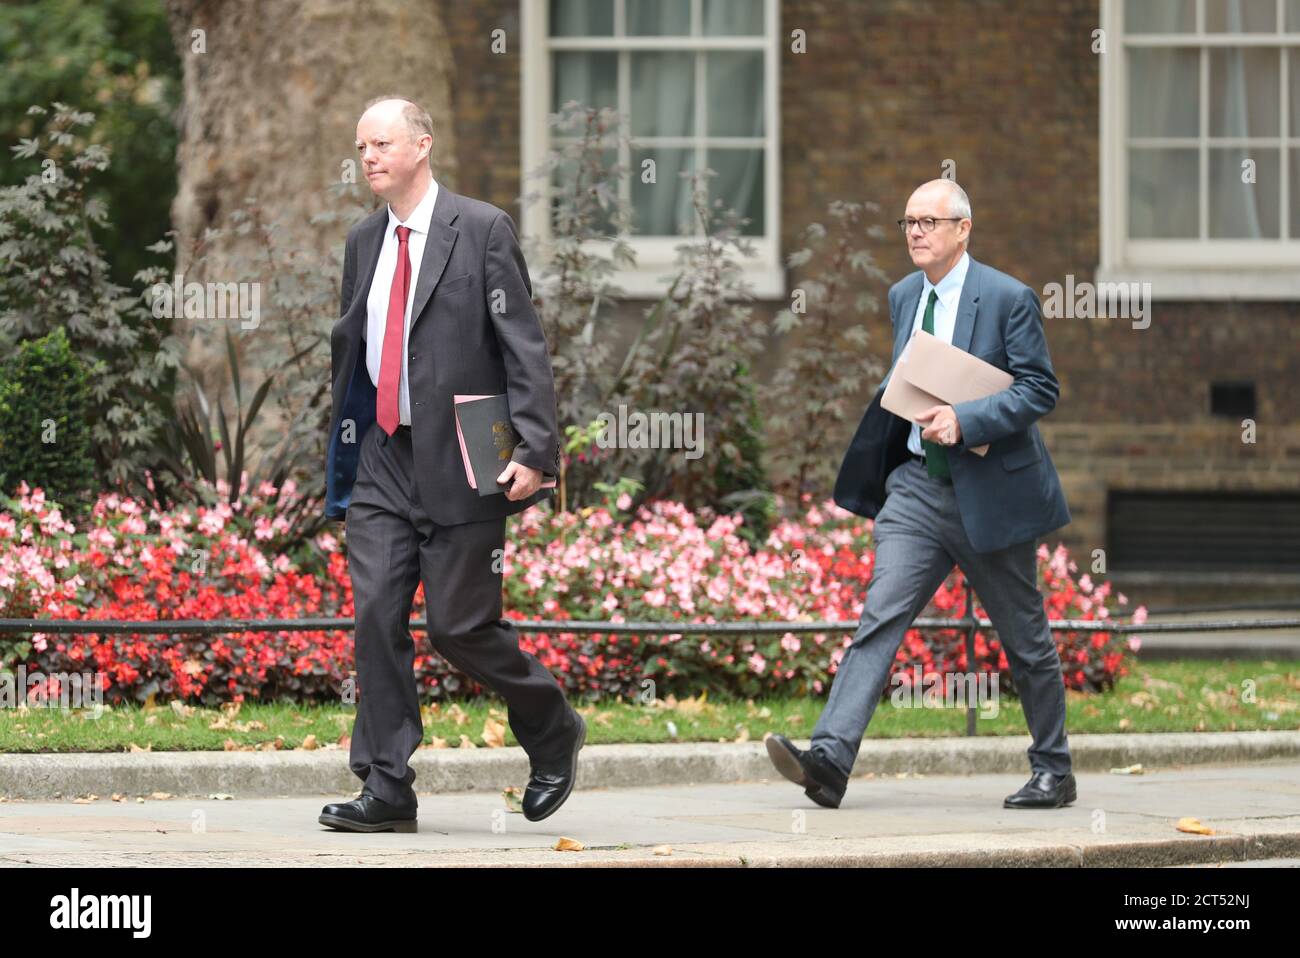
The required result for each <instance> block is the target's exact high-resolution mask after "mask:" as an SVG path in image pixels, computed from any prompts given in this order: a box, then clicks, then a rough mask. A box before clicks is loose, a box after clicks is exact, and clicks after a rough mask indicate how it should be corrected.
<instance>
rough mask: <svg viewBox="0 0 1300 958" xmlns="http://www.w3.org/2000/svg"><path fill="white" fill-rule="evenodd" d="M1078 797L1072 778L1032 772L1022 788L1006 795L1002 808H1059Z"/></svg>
mask: <svg viewBox="0 0 1300 958" xmlns="http://www.w3.org/2000/svg"><path fill="white" fill-rule="evenodd" d="M1078 797H1079V793H1078V790H1077V788H1076V786H1075V782H1074V776H1073V775H1070V774H1066V775H1053V774H1052V773H1051V772H1034V774H1033V775H1031V776H1030V777H1029V781H1027V782H1025V784H1024V787H1023V788H1021V789H1020V791H1018V792H1016V794H1014V795H1008V796H1007V797H1006V800H1005V801H1003V803H1002V807H1003V808H1060V807H1062V806H1063V805H1069V804H1070V803H1071V802H1073V801H1074V800H1075V799H1076V798H1078Z"/></svg>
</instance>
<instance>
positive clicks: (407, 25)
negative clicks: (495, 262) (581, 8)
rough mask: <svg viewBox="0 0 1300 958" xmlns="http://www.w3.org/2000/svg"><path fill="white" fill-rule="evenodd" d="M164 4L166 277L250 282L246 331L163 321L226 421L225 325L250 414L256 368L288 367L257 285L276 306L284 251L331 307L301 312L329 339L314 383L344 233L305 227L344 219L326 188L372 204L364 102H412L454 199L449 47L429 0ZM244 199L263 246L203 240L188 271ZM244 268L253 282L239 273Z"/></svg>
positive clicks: (276, 424) (266, 424)
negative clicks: (176, 73) (362, 134)
mask: <svg viewBox="0 0 1300 958" xmlns="http://www.w3.org/2000/svg"><path fill="white" fill-rule="evenodd" d="M166 2H167V9H168V15H169V19H170V22H171V27H172V35H173V38H174V40H175V43H176V46H177V49H178V51H179V53H180V57H181V61H182V64H183V70H184V85H183V96H182V107H181V112H180V117H179V127H180V134H181V137H180V146H179V149H178V156H177V161H178V166H179V177H178V179H179V182H178V189H177V195H176V199H175V201H174V202H173V204H172V220H173V224H174V227H175V230H176V234H177V235H176V253H177V257H176V262H177V271H178V272H180V273H182V274H184V281H185V283H187V284H188V283H190V282H214V283H222V282H232V281H233V282H246V281H250V280H256V281H259V282H260V283H261V289H260V291H259V292H260V314H261V315H260V325H259V326H257V327H256V328H253V329H249V328H243V324H241V323H240V322H239V321H238V320H235V321H233V322H232V321H229V320H227V321H225V322H222V321H219V320H216V319H212V318H205V319H202V320H194V319H191V320H185V319H179V320H178V321H177V323H176V328H177V331H178V333H180V334H181V335H183V336H189V337H190V343H191V345H190V346H189V348H188V352H187V357H186V358H187V362H188V363H189V365H190V367H191V369H192V370H193V371H194V373H195V376H196V379H197V381H198V382H199V384H200V385H201V386H202V387H203V389H204V390H205V393H206V394H207V395H208V396H210V397H212V396H216V395H218V394H220V395H222V396H223V397H225V400H224V401H225V402H226V404H227V405H226V409H227V410H230V408H231V405H230V399H229V397H230V396H231V392H230V389H229V388H228V387H229V382H228V380H229V376H228V374H227V372H226V361H225V355H226V353H225V340H224V336H225V334H224V331H223V327H225V328H229V329H231V331H232V332H233V333H234V336H235V342H236V349H237V353H238V354H239V356H240V363H241V366H243V367H244V368H243V378H244V385H243V390H244V402H245V403H247V402H248V397H249V394H250V393H251V392H252V391H253V389H254V388H255V387H256V385H257V384H258V383H259V382H260V381H261V378H262V375H261V371H262V370H266V369H269V368H271V367H273V366H274V365H275V364H276V362H279V361H282V360H283V359H285V358H287V354H288V349H289V347H288V344H287V340H286V338H285V337H284V336H283V335H282V333H283V331H284V327H285V325H286V324H288V323H289V322H291V320H290V319H289V318H287V316H286V315H285V314H286V312H288V310H286V309H285V308H283V307H282V306H281V305H280V304H277V303H273V302H271V301H270V299H271V297H270V291H271V286H270V283H271V280H272V278H273V276H274V277H275V278H276V279H277V281H280V286H279V287H277V290H278V291H279V292H280V294H281V295H283V294H284V287H283V282H282V280H283V279H284V276H285V274H287V273H290V272H292V270H289V269H285V268H283V264H286V263H287V262H288V261H289V258H290V254H291V253H293V254H295V258H296V259H297V261H298V262H300V263H302V262H310V263H312V264H313V265H312V267H311V268H310V270H309V271H308V272H309V275H310V276H311V277H313V278H312V279H311V280H310V282H312V283H315V284H317V286H318V287H319V286H320V285H321V284H324V285H327V286H328V287H329V288H331V289H332V290H333V299H332V301H328V297H326V300H327V302H325V303H322V304H320V305H318V306H313V307H311V318H310V323H311V328H312V329H313V330H315V331H316V332H317V333H319V334H324V335H325V336H326V343H325V349H324V351H323V353H319V352H318V353H317V354H316V357H314V358H313V359H312V362H313V363H314V366H313V367H312V370H311V372H312V375H319V376H320V377H322V378H324V379H327V378H328V361H329V360H328V357H329V352H328V333H329V329H330V326H331V325H332V324H333V322H334V321H335V319H337V316H338V284H339V272H338V264H339V263H341V257H342V249H343V239H344V236H345V235H346V232H347V227H348V225H350V224H349V223H347V222H328V223H313V222H312V219H313V217H314V216H316V215H318V214H321V213H323V212H328V211H330V210H331V209H333V210H336V211H337V210H339V209H340V208H341V202H340V199H339V197H338V196H336V195H335V194H334V193H331V192H330V189H329V188H330V187H331V185H334V184H338V183H340V182H352V183H358V184H359V186H358V187H357V189H358V191H359V196H360V197H361V198H362V199H363V201H364V203H365V205H366V207H367V208H370V209H373V208H375V207H377V205H378V204H377V203H376V202H375V201H374V199H373V198H372V197H371V195H370V190H369V187H368V186H367V185H366V184H365V178H364V177H363V176H361V175H360V170H359V163H358V160H357V153H356V149H355V147H354V145H353V144H354V141H355V138H356V123H357V120H358V118H359V117H360V115H361V113H362V110H363V107H364V104H365V103H366V101H367V100H369V99H371V98H372V97H375V96H379V95H381V94H385V93H399V94H402V95H404V96H408V97H411V98H413V99H415V100H417V101H419V102H420V103H421V104H422V105H423V106H424V107H425V108H426V109H427V110H428V111H429V114H430V115H431V116H432V117H433V123H434V143H433V170H434V176H435V177H437V178H438V179H439V181H440V182H445V183H447V184H448V185H449V186H452V187H454V183H455V178H456V170H455V156H456V154H455V150H454V143H453V141H452V136H453V129H454V128H453V124H452V118H451V113H450V105H451V84H452V74H453V68H452V55H451V48H450V45H449V43H448V39H447V34H446V31H445V29H444V27H443V23H442V19H441V13H442V5H441V4H438V3H432V2H428V0H422V2H417V0H368V2H366V3H355V2H352V0H275V2H269V3H268V2H259V0H166ZM196 31H202V33H201V34H196ZM250 199H251V200H254V201H255V204H256V206H257V208H258V215H259V217H260V218H261V219H262V220H263V221H264V222H275V223H278V224H279V226H280V229H279V231H278V232H277V233H276V234H275V238H274V240H273V241H272V242H271V243H270V244H269V247H268V244H267V242H266V241H265V240H263V239H261V238H259V237H258V236H257V235H256V232H257V231H256V230H253V231H248V232H246V233H245V234H244V235H234V234H231V235H226V236H222V237H219V238H217V239H215V240H212V241H210V242H207V243H205V244H204V245H203V247H202V262H201V263H199V262H196V260H195V255H194V254H195V251H196V249H198V248H199V247H197V246H196V244H198V243H200V242H201V241H203V238H204V235H205V231H206V230H208V229H211V228H220V227H227V226H230V225H232V224H231V222H230V220H229V217H230V215H231V214H232V213H234V212H235V211H236V210H238V209H240V208H241V207H244V206H246V205H248V202H249V200H250ZM360 212H363V211H357V213H356V214H354V215H359V213H360ZM250 264H252V267H251V268H252V269H253V271H254V273H256V272H257V271H259V270H260V272H261V275H250ZM191 265H192V266H193V268H194V270H195V271H196V273H195V274H194V275H191V273H190V272H189V271H187V267H189V266H191ZM316 292H317V293H319V292H320V289H319V288H317V289H316ZM290 295H293V293H292V291H291V292H290ZM200 326H202V328H199V327H200ZM299 339H301V337H299ZM321 355H323V357H324V363H323V364H322V363H321V362H320V359H319V356H321ZM315 366H322V368H320V369H319V370H318V371H317V370H315ZM276 388H277V389H278V388H279V384H278V383H277V387H276ZM273 406H274V404H273V403H268V404H267V407H268V410H267V412H266V413H264V414H263V417H262V418H263V419H264V420H265V421H260V422H259V424H258V426H257V427H256V428H255V431H254V437H255V439H256V438H259V437H260V438H261V439H263V440H267V441H269V440H270V439H272V438H274V437H275V436H276V435H277V430H279V429H280V428H282V426H283V421H282V420H283V417H282V416H281V417H280V421H277V415H276V413H275V411H274V409H272V408H271V407H273Z"/></svg>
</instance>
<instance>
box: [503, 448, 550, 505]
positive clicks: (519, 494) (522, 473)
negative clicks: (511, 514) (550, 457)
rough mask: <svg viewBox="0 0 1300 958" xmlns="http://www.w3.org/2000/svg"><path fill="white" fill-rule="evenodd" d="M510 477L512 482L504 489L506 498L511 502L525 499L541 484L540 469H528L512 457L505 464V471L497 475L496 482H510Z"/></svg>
mask: <svg viewBox="0 0 1300 958" xmlns="http://www.w3.org/2000/svg"><path fill="white" fill-rule="evenodd" d="M512 478H513V479H514V483H513V484H512V485H511V486H510V488H509V489H507V490H506V498H507V499H509V500H510V501H511V502H518V501H519V500H520V499H527V498H528V497H529V496H531V495H532V494H533V493H534V492H536V491H537V490H538V489H539V488H541V485H542V472H541V470H540V469H529V468H528V467H527V466H525V465H522V464H521V463H518V462H515V461H514V460H513V459H512V460H511V461H510V465H508V466H506V471H505V472H503V473H501V475H499V476H497V483H498V484H501V483H506V482H510V480H511V479H512Z"/></svg>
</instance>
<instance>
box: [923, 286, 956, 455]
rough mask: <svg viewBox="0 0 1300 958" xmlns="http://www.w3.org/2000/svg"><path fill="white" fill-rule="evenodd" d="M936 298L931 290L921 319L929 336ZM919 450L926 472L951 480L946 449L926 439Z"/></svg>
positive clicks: (931, 332)
mask: <svg viewBox="0 0 1300 958" xmlns="http://www.w3.org/2000/svg"><path fill="white" fill-rule="evenodd" d="M938 298H939V294H938V292H937V291H935V290H933V289H932V290H930V298H929V299H928V300H926V302H925V316H924V317H923V318H922V319H921V328H922V329H923V330H925V331H926V332H927V333H929V334H930V335H931V336H933V335H934V302H935V300H937V299H938ZM931 421H933V420H931ZM921 448H922V449H924V450H925V471H926V472H928V473H929V474H930V475H932V476H937V477H942V478H944V479H950V478H952V473H951V472H949V471H948V450H947V449H945V448H944V447H943V446H941V445H939V444H938V443H937V442H930V440H928V439H922V440H921Z"/></svg>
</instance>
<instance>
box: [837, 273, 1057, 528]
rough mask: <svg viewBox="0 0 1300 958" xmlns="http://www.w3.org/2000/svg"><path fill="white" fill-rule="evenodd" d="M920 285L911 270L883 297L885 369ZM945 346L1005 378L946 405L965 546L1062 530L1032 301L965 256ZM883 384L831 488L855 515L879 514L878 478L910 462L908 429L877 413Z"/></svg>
mask: <svg viewBox="0 0 1300 958" xmlns="http://www.w3.org/2000/svg"><path fill="white" fill-rule="evenodd" d="M923 286H924V274H923V273H921V272H920V271H919V270H918V271H917V272H915V273H912V274H911V275H910V276H907V277H905V278H904V279H902V280H899V281H898V282H897V283H895V284H894V285H893V286H892V287H891V288H890V290H889V320H890V322H891V323H892V324H893V327H894V329H893V332H894V355H893V362H897V361H898V356H899V354H900V353H901V352H902V351H903V347H904V346H905V345H906V344H907V340H908V338H909V337H910V336H911V334H912V323H913V321H914V320H915V318H916V309H917V304H918V303H919V302H920V299H921V289H922V287H923ZM952 344H953V345H954V346H956V347H957V348H958V349H964V350H965V351H966V352H968V353H972V354H974V355H976V356H978V357H979V358H980V359H983V360H985V361H986V362H989V363H992V364H993V365H994V366H997V367H998V368H999V369H1001V370H1004V371H1005V372H1009V373H1011V375H1012V376H1013V377H1014V381H1013V382H1012V384H1011V386H1010V387H1008V388H1007V389H1004V390H1002V391H1001V392H998V393H994V394H993V395H992V396H986V397H985V398H983V399H977V400H974V401H971V402H963V403H957V404H956V405H955V406H954V407H953V411H954V412H955V413H956V414H957V423H958V425H959V426H960V427H961V436H962V437H961V440H960V441H959V442H958V443H957V444H956V445H955V446H952V447H950V448H949V449H948V465H949V469H950V471H951V472H952V484H953V488H954V491H955V492H956V494H957V505H958V508H959V509H960V511H961V521H962V527H963V528H964V529H965V530H966V535H967V537H968V538H969V539H970V541H971V545H973V546H974V547H975V551H977V552H991V551H993V550H995V549H1001V548H1004V547H1006V546H1008V545H1012V544H1015V543H1020V542H1025V541H1026V540H1031V539H1035V538H1037V537H1038V536H1041V535H1044V534H1045V533H1048V532H1051V531H1052V530H1053V529H1058V528H1060V527H1061V526H1063V525H1066V524H1067V523H1068V522H1069V521H1070V510H1069V508H1068V507H1067V506H1066V502H1065V494H1064V493H1063V492H1062V490H1061V482H1060V479H1059V477H1058V476H1057V474H1056V467H1055V466H1054V465H1052V459H1051V457H1050V456H1049V455H1048V454H1047V446H1046V445H1045V444H1044V442H1043V437H1042V436H1041V435H1040V434H1039V431H1038V426H1037V425H1036V423H1037V421H1038V420H1039V419H1040V418H1042V417H1043V416H1045V415H1047V414H1048V413H1049V412H1051V411H1052V409H1053V408H1054V407H1055V405H1056V399H1057V396H1058V395H1059V394H1060V385H1059V383H1058V382H1057V379H1056V374H1055V372H1053V370H1052V360H1051V357H1050V356H1049V355H1048V352H1047V337H1046V336H1045V335H1044V333H1043V319H1042V312H1041V309H1040V307H1039V302H1038V297H1037V296H1035V295H1034V291H1033V290H1031V289H1030V288H1029V287H1028V286H1026V285H1025V284H1024V283H1021V282H1020V281H1019V280H1016V279H1013V278H1012V277H1010V276H1008V275H1007V274H1006V273H1001V272H999V271H998V270H996V269H993V268H992V267H991V266H985V265H984V264H983V263H980V262H978V261H977V260H976V259H975V258H974V257H972V258H971V261H970V268H969V269H968V271H967V273H966V281H965V283H964V284H963V285H962V290H961V300H960V302H959V303H958V306H957V322H956V325H955V326H954V328H953V333H952ZM891 369H892V363H891ZM888 382H889V376H886V377H885V379H884V381H883V382H882V383H881V384H880V388H879V389H878V390H877V391H876V395H875V397H874V398H873V399H872V400H871V404H870V405H869V406H868V407H867V411H866V413H865V414H864V415H863V417H862V421H861V422H860V423H859V424H858V429H857V432H856V433H855V434H854V436H853V440H852V442H850V444H849V449H848V452H847V453H846V454H845V456H844V462H843V464H842V465H841V466H840V472H839V476H838V478H837V479H836V480H835V492H834V498H835V502H836V503H837V504H838V505H840V506H841V507H843V508H845V509H847V510H849V511H850V512H853V513H857V514H858V515H862V516H868V517H874V516H875V515H876V513H878V512H879V511H880V508H881V506H882V505H883V504H884V502H885V479H886V478H888V476H889V474H890V473H891V472H893V471H894V469H895V468H897V467H898V466H899V464H901V463H902V462H903V461H904V460H905V459H906V458H907V457H908V456H909V455H910V453H909V452H908V449H907V434H908V432H909V431H910V430H911V423H909V422H908V421H907V420H905V419H902V418H900V417H898V416H895V415H894V414H893V413H891V412H887V411H885V410H884V409H882V408H881V407H880V397H881V396H882V395H883V394H884V391H885V385H886V384H887V383H888ZM986 443H987V444H988V445H989V447H990V448H989V451H988V455H986V456H978V455H976V454H975V453H973V452H971V451H970V448H969V447H970V446H982V445H984V444H986Z"/></svg>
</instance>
